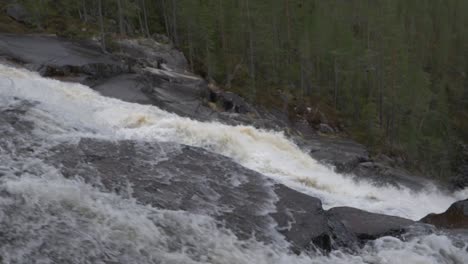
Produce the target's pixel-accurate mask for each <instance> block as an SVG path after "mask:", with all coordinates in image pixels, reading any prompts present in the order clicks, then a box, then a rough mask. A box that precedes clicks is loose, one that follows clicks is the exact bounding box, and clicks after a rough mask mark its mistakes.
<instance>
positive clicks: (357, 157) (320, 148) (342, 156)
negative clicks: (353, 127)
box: [307, 137, 370, 173]
mask: <svg viewBox="0 0 468 264" xmlns="http://www.w3.org/2000/svg"><path fill="white" fill-rule="evenodd" d="M307 144H308V146H309V148H310V155H311V156H312V157H313V158H315V159H317V160H318V161H321V162H324V163H327V164H330V165H333V166H335V168H336V170H337V171H338V172H343V173H350V172H351V171H353V169H355V168H356V167H357V166H358V165H359V163H362V162H366V161H369V160H370V156H369V153H368V151H367V149H366V148H365V147H364V146H363V145H361V144H358V143H356V142H354V141H351V140H346V139H339V138H326V137H315V138H310V139H309V140H308V141H307Z"/></svg>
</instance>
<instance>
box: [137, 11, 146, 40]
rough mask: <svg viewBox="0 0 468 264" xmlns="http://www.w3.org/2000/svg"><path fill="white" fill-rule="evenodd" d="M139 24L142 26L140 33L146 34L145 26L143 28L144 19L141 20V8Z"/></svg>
mask: <svg viewBox="0 0 468 264" xmlns="http://www.w3.org/2000/svg"><path fill="white" fill-rule="evenodd" d="M138 23H139V24H140V31H141V33H142V34H143V35H144V34H145V26H143V19H141V8H139V9H138Z"/></svg>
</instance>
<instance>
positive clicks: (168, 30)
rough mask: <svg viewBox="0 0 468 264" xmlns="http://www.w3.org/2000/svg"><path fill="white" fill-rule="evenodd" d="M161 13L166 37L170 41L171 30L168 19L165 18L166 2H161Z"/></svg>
mask: <svg viewBox="0 0 468 264" xmlns="http://www.w3.org/2000/svg"><path fill="white" fill-rule="evenodd" d="M162 11H163V16H164V26H165V27H166V34H167V36H168V37H169V38H170V39H172V36H171V35H172V34H171V30H170V29H169V18H168V17H167V9H166V1H165V0H162Z"/></svg>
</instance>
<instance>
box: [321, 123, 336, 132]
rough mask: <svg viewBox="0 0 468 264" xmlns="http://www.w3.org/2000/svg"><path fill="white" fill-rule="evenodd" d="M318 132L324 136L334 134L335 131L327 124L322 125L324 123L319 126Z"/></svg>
mask: <svg viewBox="0 0 468 264" xmlns="http://www.w3.org/2000/svg"><path fill="white" fill-rule="evenodd" d="M319 131H320V132H322V133H324V134H333V133H335V130H334V129H333V128H332V127H331V126H329V125H327V124H324V123H322V124H320V125H319Z"/></svg>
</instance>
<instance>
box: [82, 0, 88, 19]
mask: <svg viewBox="0 0 468 264" xmlns="http://www.w3.org/2000/svg"><path fill="white" fill-rule="evenodd" d="M81 2H82V5H83V21H84V22H85V23H86V22H88V12H87V10H86V0H82V1H81Z"/></svg>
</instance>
